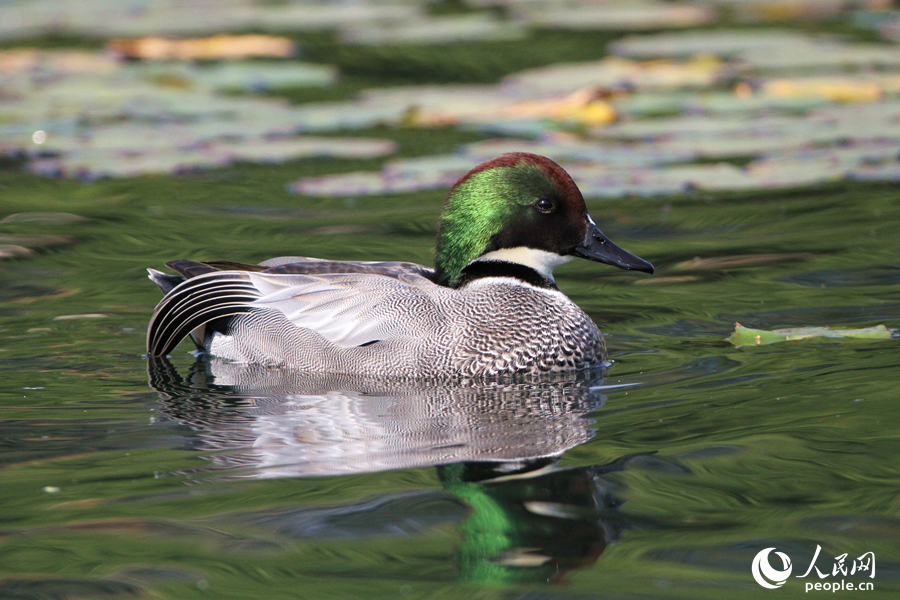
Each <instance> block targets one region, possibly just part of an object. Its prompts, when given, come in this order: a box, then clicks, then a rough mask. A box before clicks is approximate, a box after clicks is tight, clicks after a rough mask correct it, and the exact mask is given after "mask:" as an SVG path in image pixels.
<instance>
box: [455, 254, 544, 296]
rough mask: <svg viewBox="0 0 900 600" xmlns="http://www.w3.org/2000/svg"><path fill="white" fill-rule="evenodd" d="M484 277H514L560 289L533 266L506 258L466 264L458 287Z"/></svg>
mask: <svg viewBox="0 0 900 600" xmlns="http://www.w3.org/2000/svg"><path fill="white" fill-rule="evenodd" d="M482 277H512V278H514V279H520V280H522V281H524V282H525V283H529V284H531V285H533V286H535V287H540V288H547V289H550V290H558V289H559V288H558V287H556V283H554V282H553V281H552V280H550V279H547V278H546V277H544V276H543V275H541V274H540V273H538V272H537V271H535V270H534V269H532V268H531V267H526V266H525V265H522V264H519V263H513V262H506V261H504V260H476V261H474V262H471V263H469V264H468V265H466V268H465V269H463V272H462V276H461V277H460V278H459V283H458V284H457V286H456V287H457V288H461V287H463V286H464V285H466V284H467V283H469V282H471V281H474V280H476V279H481V278H482Z"/></svg>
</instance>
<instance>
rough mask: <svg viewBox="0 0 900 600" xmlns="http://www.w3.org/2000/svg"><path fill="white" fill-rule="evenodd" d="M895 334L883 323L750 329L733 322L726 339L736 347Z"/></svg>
mask: <svg viewBox="0 0 900 600" xmlns="http://www.w3.org/2000/svg"><path fill="white" fill-rule="evenodd" d="M896 335H897V330H896V329H888V328H887V327H885V326H884V325H876V326H874V327H866V328H863V329H832V328H830V327H793V328H790V329H773V330H771V331H770V330H767V329H751V328H749V327H744V326H743V325H741V324H740V323H735V324H734V333H732V334H731V336H730V337H728V338H727V339H728V341H729V342H731V343H732V344H734V345H735V346H737V347H741V346H751V345H756V346H759V345H763V344H774V343H775V342H788V341H792V340H805V339H807V338H813V337H827V338H861V339H869V340H881V339H889V338H892V337H895V336H896Z"/></svg>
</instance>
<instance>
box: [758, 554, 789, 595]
mask: <svg viewBox="0 0 900 600" xmlns="http://www.w3.org/2000/svg"><path fill="white" fill-rule="evenodd" d="M772 550H775V548H766V549H765V550H760V551H759V553H758V554H757V555H756V556H755V557H754V558H753V566H752V567H751V571H752V572H753V579H755V580H756V583H758V584H759V585H761V586H763V587H764V588H769V589H770V590H774V589H777V588H780V587H781V586H783V585H784V582H785V580H786V579H787V578H788V577H790V576H791V569H792V568H793V567H792V566H791V559H790V558H788V555H787V554H785V553H784V552H776V553H775V554H777V555H778V556H780V557H781V563H782V566H784V571H776V570H775V569H773V568H772V565H770V564H769V553H770V552H771V551H772ZM770 582H771V583H770Z"/></svg>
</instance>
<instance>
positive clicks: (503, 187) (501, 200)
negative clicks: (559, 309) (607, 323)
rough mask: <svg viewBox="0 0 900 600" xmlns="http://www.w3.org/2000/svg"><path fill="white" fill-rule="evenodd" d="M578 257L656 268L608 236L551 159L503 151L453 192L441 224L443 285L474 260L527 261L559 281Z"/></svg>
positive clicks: (456, 280)
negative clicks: (557, 273) (559, 269)
mask: <svg viewBox="0 0 900 600" xmlns="http://www.w3.org/2000/svg"><path fill="white" fill-rule="evenodd" d="M573 257H581V258H587V259H590V260H596V261H599V262H603V263H607V264H610V265H615V266H617V267H620V268H623V269H634V270H638V271H645V272H647V273H652V272H653V265H651V264H650V263H648V262H647V261H645V260H643V259H641V258H638V257H637V256H635V255H633V254H631V253H629V252H626V251H625V250H622V249H621V248H619V247H618V246H616V245H615V244H613V243H612V242H610V241H609V240H608V239H607V238H606V236H605V235H603V233H602V232H601V231H600V230H599V229H598V228H597V226H596V225H595V224H594V221H593V220H592V219H591V217H590V216H589V215H588V213H587V208H586V207H585V205H584V198H583V197H582V196H581V192H580V191H579V190H578V186H576V185H575V182H574V181H572V178H571V177H570V176H569V174H568V173H566V172H565V170H564V169H563V168H562V167H560V166H559V165H558V164H556V163H555V162H553V161H552V160H550V159H549V158H545V157H543V156H538V155H536V154H528V153H525V152H513V153H509V154H504V155H502V156H499V157H497V158H495V159H493V160H489V161H487V162H484V163H482V164H480V165H478V166H477V167H475V168H474V169H472V170H471V171H469V172H468V173H466V174H465V175H464V176H463V177H462V178H460V180H459V181H457V182H456V183H455V184H454V185H453V187H452V188H451V189H450V193H449V194H448V195H447V200H446V201H445V203H444V211H443V213H442V214H441V219H440V224H439V226H438V238H437V249H436V252H435V270H436V272H437V281H438V283H440V284H442V285H446V286H450V287H457V286H458V285H460V283H461V282H462V281H463V271H464V270H465V269H466V267H467V266H469V265H470V263H473V262H474V261H478V262H479V263H480V262H481V261H502V262H512V263H519V264H524V265H525V266H527V267H530V268H532V269H534V270H535V271H537V272H538V273H539V274H540V275H541V276H543V277H544V278H546V279H549V280H550V281H551V282H552V280H553V279H552V274H551V273H552V269H553V267H554V266H556V265H558V264H560V263H563V262H566V261H567V260H570V259H571V258H573Z"/></svg>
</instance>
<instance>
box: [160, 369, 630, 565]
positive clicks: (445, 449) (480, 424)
mask: <svg viewBox="0 0 900 600" xmlns="http://www.w3.org/2000/svg"><path fill="white" fill-rule="evenodd" d="M149 372H150V385H151V387H153V388H154V389H155V390H156V391H158V392H159V394H160V398H161V409H160V413H161V416H162V417H163V418H164V419H169V420H173V421H177V422H179V423H181V424H183V425H186V426H187V427H189V428H190V429H192V430H193V431H194V432H195V433H196V436H197V437H196V438H195V439H196V440H197V449H198V450H203V451H207V452H209V454H208V456H209V458H210V462H211V464H210V471H211V472H215V471H219V470H222V471H221V475H222V476H224V477H254V478H271V477H305V476H334V475H349V474H359V473H370V472H377V471H384V470H389V469H404V468H410V467H427V466H435V467H436V468H437V473H438V477H439V479H440V481H441V483H442V484H443V488H444V489H443V491H441V490H428V491H421V492H413V493H403V494H392V495H391V496H390V497H384V498H380V499H376V500H369V501H366V502H363V503H359V504H354V505H344V506H339V507H327V508H322V507H318V508H309V507H303V508H298V509H289V510H287V511H280V512H271V511H267V512H266V513H265V514H261V515H256V516H255V517H253V519H252V520H253V521H254V522H255V523H256V524H257V525H262V526H266V527H273V528H275V529H277V530H278V531H279V532H281V533H282V534H287V535H292V536H296V537H302V538H310V537H356V536H363V535H385V534H387V535H398V534H399V535H410V534H412V533H415V532H416V531H418V530H420V529H424V528H426V527H431V526H434V525H436V524H439V523H446V522H457V523H459V525H458V526H459V529H460V531H461V533H462V536H463V541H462V544H461V545H460V547H459V549H458V551H457V553H456V561H457V564H458V567H459V577H460V579H462V580H466V581H473V582H482V583H503V582H510V583H512V582H515V581H525V580H531V581H534V580H544V581H555V580H558V579H559V578H561V577H562V576H563V575H564V574H565V573H566V572H567V571H570V570H572V569H577V568H583V567H586V566H589V565H591V564H593V563H594V562H595V561H596V560H597V557H599V556H600V554H601V553H602V552H603V551H604V549H605V548H606V546H607V545H608V544H609V543H611V542H613V541H615V540H616V539H617V538H618V537H619V535H620V532H621V531H622V529H623V528H624V527H625V526H626V521H625V519H623V518H622V517H621V515H618V514H617V513H616V508H617V506H618V504H619V501H618V500H617V499H616V497H615V493H614V492H615V488H616V485H615V483H614V482H613V481H612V480H610V479H609V478H607V477H606V475H607V474H608V473H611V472H614V471H617V470H621V469H622V468H623V467H624V465H625V464H626V463H627V462H628V461H629V460H630V459H631V458H632V457H624V458H622V459H620V460H618V461H615V462H614V463H611V464H608V465H602V466H589V467H577V468H567V469H563V468H560V467H559V466H558V464H557V463H558V459H559V456H560V455H561V454H562V453H563V452H565V451H566V450H568V449H570V448H573V447H575V446H577V445H579V444H582V443H584V442H587V441H588V440H590V439H591V437H592V436H593V434H594V431H593V429H592V425H593V421H591V420H590V419H588V418H585V415H586V414H588V413H590V412H591V411H593V410H595V409H597V408H600V407H602V406H603V404H604V402H605V400H606V398H605V396H604V395H603V394H602V393H601V390H602V389H603V376H604V374H605V373H603V372H602V371H595V372H590V373H584V372H582V373H568V374H564V375H556V376H553V377H542V378H541V379H528V380H508V381H499V380H495V381H478V382H476V381H471V380H466V381H458V382H447V381H441V382H428V381H385V380H380V381H379V380H373V379H369V378H358V377H352V376H335V375H321V374H310V373H301V372H297V371H292V370H282V369H271V368H265V367H260V366H252V365H250V366H248V365H238V364H232V363H226V362H221V361H216V360H215V359H201V360H199V361H198V362H197V363H196V364H195V365H194V367H193V369H192V371H191V373H190V375H189V376H188V377H187V378H182V377H181V376H180V375H179V374H178V373H177V371H176V369H175V368H174V367H173V366H172V365H171V363H169V362H168V361H167V360H166V359H164V358H156V357H151V358H150V366H149ZM210 451H211V452H210ZM210 475H212V473H210ZM392 505H393V509H392Z"/></svg>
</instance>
